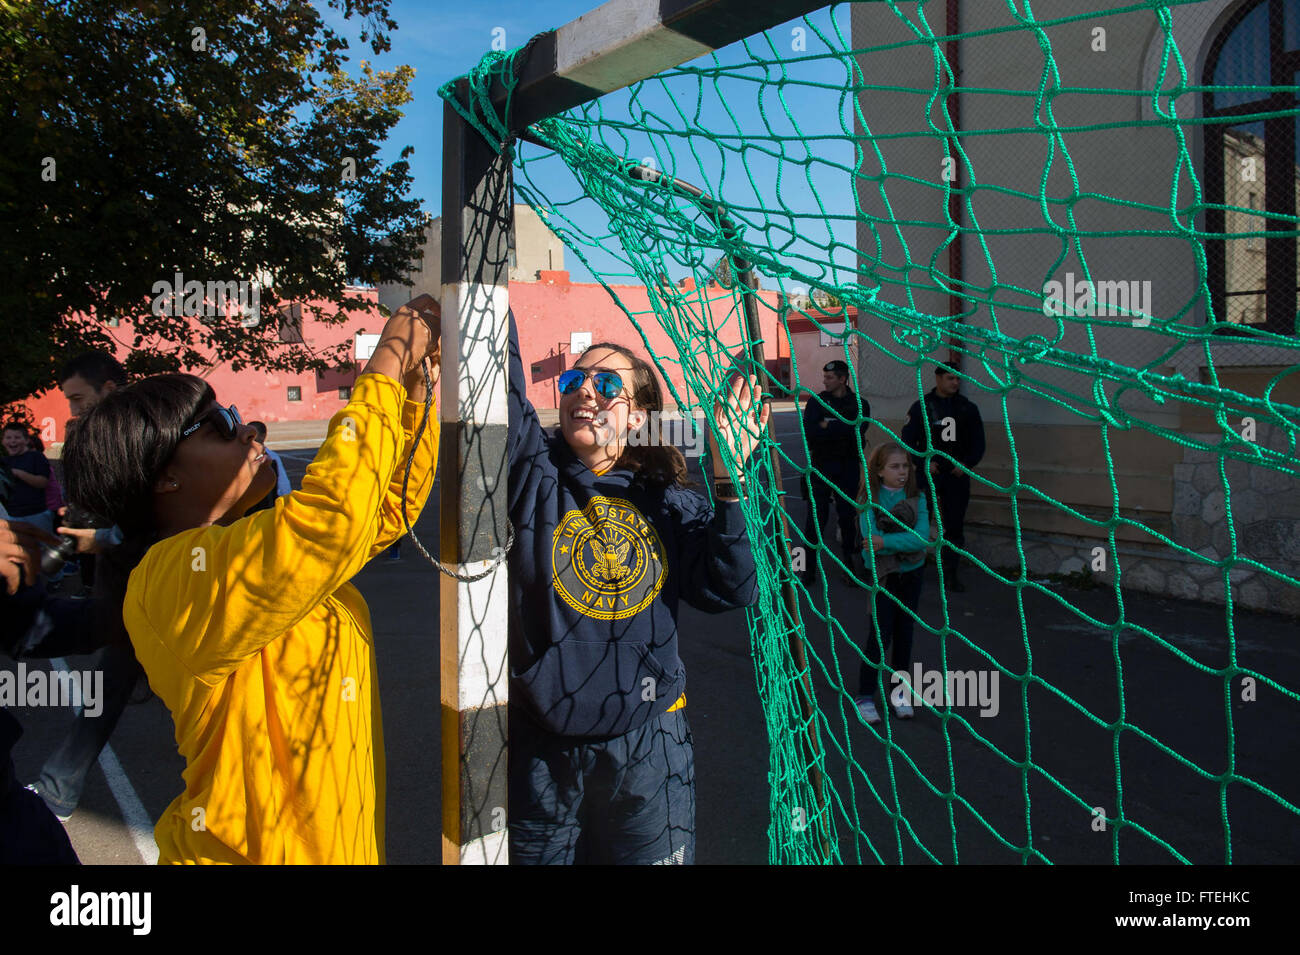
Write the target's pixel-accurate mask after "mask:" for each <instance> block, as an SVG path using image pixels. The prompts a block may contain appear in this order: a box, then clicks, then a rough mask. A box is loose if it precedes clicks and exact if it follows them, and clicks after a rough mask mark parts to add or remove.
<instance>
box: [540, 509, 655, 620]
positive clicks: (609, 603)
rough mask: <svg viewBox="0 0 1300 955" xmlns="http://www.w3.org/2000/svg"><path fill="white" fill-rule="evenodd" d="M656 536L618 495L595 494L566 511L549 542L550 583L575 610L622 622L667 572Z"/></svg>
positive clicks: (648, 598)
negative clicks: (578, 505)
mask: <svg viewBox="0 0 1300 955" xmlns="http://www.w3.org/2000/svg"><path fill="white" fill-rule="evenodd" d="M663 553H664V548H663V543H662V542H661V541H660V540H659V534H658V532H657V531H656V530H655V529H654V525H652V524H651V523H650V522H649V521H647V520H646V519H645V518H644V517H642V516H641V512H640V511H638V510H637V509H636V508H635V507H633V506H632V505H631V504H629V503H628V502H627V501H624V500H620V499H618V498H609V497H593V498H592V499H591V500H590V501H589V502H588V503H587V506H586V507H584V508H583V509H582V510H581V511H569V512H568V513H567V514H565V515H564V520H562V521H561V522H560V526H559V527H557V528H556V529H555V534H554V535H553V536H552V540H551V566H552V568H553V571H554V578H553V579H554V586H555V590H556V592H557V593H558V594H559V595H560V597H561V598H562V599H563V600H564V602H565V603H567V604H568V605H569V606H570V607H572V608H573V609H574V610H576V611H578V612H579V613H582V614H585V615H586V616H588V617H593V618H595V619H596V620H623V619H625V618H627V617H631V616H634V615H636V614H638V613H640V612H641V611H642V610H644V609H645V608H646V607H648V606H650V603H651V602H652V601H653V600H654V599H655V597H656V596H658V594H659V591H660V590H661V589H662V588H663V585H664V575H665V574H666V573H667V570H666V568H665V567H664V561H663Z"/></svg>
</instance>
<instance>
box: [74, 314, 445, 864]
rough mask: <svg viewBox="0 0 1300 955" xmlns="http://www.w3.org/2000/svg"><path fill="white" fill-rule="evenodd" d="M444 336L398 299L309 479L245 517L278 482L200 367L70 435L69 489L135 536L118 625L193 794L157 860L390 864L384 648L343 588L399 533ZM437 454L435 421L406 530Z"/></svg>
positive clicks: (169, 828)
mask: <svg viewBox="0 0 1300 955" xmlns="http://www.w3.org/2000/svg"><path fill="white" fill-rule="evenodd" d="M439 333H440V325H439V319H438V315H437V303H436V302H434V301H433V300H432V299H431V298H429V297H428V296H421V297H420V298H417V299H415V300H414V301H412V302H411V303H409V304H408V305H406V306H403V307H402V308H401V309H399V310H398V311H397V312H396V313H395V314H394V315H393V317H392V318H391V319H390V320H389V321H388V323H387V325H386V326H385V328H384V332H383V334H382V335H381V336H380V342H379V345H378V346H377V347H376V349H375V353H374V356H373V357H372V358H371V360H370V363H369V364H368V365H367V366H366V371H365V373H364V374H362V375H361V377H359V378H358V379H357V382H356V384H355V386H354V387H353V391H352V400H351V401H350V402H349V403H348V405H347V407H345V408H344V409H343V410H342V411H340V412H339V413H338V414H336V415H335V416H334V418H333V419H332V420H331V421H330V426H329V433H328V436H327V438H326V440H325V443H324V444H323V445H322V446H321V448H320V451H319V452H318V453H317V455H316V459H315V460H314V461H313V462H312V463H311V465H310V466H309V467H308V469H307V473H306V476H305V477H304V478H303V482H302V489H301V490H298V491H294V492H292V493H291V494H288V495H285V496H284V497H281V498H279V499H278V500H277V501H276V504H275V507H274V508H272V509H270V510H264V511H257V512H255V513H253V514H251V515H249V516H248V517H244V515H245V513H247V511H248V509H249V508H251V507H252V506H253V505H254V504H255V503H257V501H259V500H260V499H261V498H263V497H265V496H266V494H267V492H268V491H269V490H270V489H271V488H272V487H273V485H274V482H275V475H274V473H273V471H272V469H271V467H270V462H269V461H268V460H267V458H266V455H265V450H264V448H263V447H262V445H261V444H260V443H259V442H258V441H257V440H256V438H255V433H254V430H253V429H252V428H251V427H249V426H248V425H245V424H243V423H241V422H240V419H239V416H238V412H237V411H235V409H234V408H233V407H231V408H223V407H222V406H220V405H218V404H217V401H216V396H215V394H214V393H213V392H212V389H211V388H210V387H209V386H208V385H207V384H206V383H205V382H204V381H202V380H201V379H199V378H195V377H193V376H191V375H157V376H154V377H152V378H147V379H144V380H143V381H140V382H138V383H136V384H134V385H132V386H130V387H128V388H123V389H119V390H118V391H116V392H114V393H113V394H112V395H110V396H109V397H108V398H106V399H104V400H103V401H102V402H100V404H99V405H97V406H96V408H95V409H94V410H93V411H92V412H91V413H90V414H88V415H86V416H85V417H84V418H83V419H81V421H80V422H79V423H78V426H77V428H76V430H75V432H74V433H73V435H71V436H70V438H69V441H68V444H67V447H66V449H65V468H66V472H67V476H68V481H67V485H68V492H69V496H70V499H72V500H76V501H77V502H78V503H79V504H81V505H82V506H83V507H86V508H88V509H89V510H90V511H92V512H94V513H97V514H101V515H102V516H104V517H108V518H111V519H112V520H114V521H115V522H116V523H117V524H118V526H119V527H121V528H122V531H123V534H124V538H125V539H124V541H123V544H122V546H121V547H119V548H118V549H117V552H116V554H115V556H116V557H117V564H118V574H116V575H115V577H116V579H117V580H118V581H119V584H118V588H119V593H121V594H122V597H123V602H122V605H121V606H122V621H123V623H124V624H125V627H126V630H127V632H128V633H129V636H130V640H131V643H132V644H133V646H134V647H135V652H136V655H137V657H139V659H140V663H141V664H142V665H143V667H144V670H145V673H146V674H147V675H148V677H149V685H150V686H151V687H152V688H153V690H154V692H155V693H157V694H158V696H159V697H161V699H162V700H163V702H164V703H166V704H167V707H168V709H170V710H171V714H172V718H173V720H174V722H175V724H176V744H177V746H178V748H179V750H180V753H181V755H182V756H184V757H185V764H186V766H185V773H184V780H185V790H184V792H182V793H181V794H180V795H179V796H178V797H177V798H176V800H175V801H174V802H173V803H172V804H171V806H169V807H168V809H167V811H166V812H165V813H164V814H163V816H162V818H161V819H160V820H159V822H158V825H157V827H156V828H155V830H154V834H155V837H156V838H157V840H158V849H159V861H160V862H165V863H167V862H169V863H197V862H213V863H223V862H225V863H246V862H251V863H381V862H383V861H384V747H383V727H382V722H381V719H380V711H379V694H378V688H377V686H376V684H375V679H376V674H375V651H374V640H373V633H372V630H371V625H370V614H369V611H368V610H367V608H366V604H365V601H364V600H363V599H362V597H361V594H360V593H359V592H358V591H357V589H356V588H355V587H354V586H353V585H352V584H351V583H349V581H350V580H351V578H352V577H353V576H355V575H356V573H357V572H358V571H360V570H361V568H362V567H364V566H365V564H366V562H367V561H369V560H370V559H371V558H372V557H374V556H375V555H376V554H379V553H381V552H382V551H383V550H384V549H385V548H387V547H388V546H390V545H391V544H392V543H393V541H395V540H396V539H397V538H398V537H400V536H401V535H402V534H404V533H405V532H406V530H405V526H404V523H403V519H402V510H401V508H402V481H403V476H404V473H405V470H406V462H407V459H408V457H409V456H410V454H411V449H412V447H414V446H415V432H416V430H417V428H418V425H419V423H420V421H421V418H422V416H423V412H424V406H423V401H424V398H425V394H424V391H425V385H424V377H423V373H422V371H421V360H422V359H424V358H425V357H426V356H427V357H429V358H431V359H432V362H431V364H432V369H433V371H432V374H433V379H434V381H436V380H437V367H438V366H437V361H438V358H439V351H438V346H439ZM437 445H438V421H437V415H436V413H434V414H431V415H430V420H429V423H428V426H427V427H426V428H425V431H424V434H423V435H422V436H421V438H420V441H419V445H418V447H415V457H414V462H413V464H412V466H411V472H410V482H409V486H408V498H407V504H406V509H407V516H408V517H409V519H410V522H411V524H412V525H414V524H415V521H416V518H417V517H418V516H419V512H420V510H421V508H422V507H423V505H424V502H425V499H426V498H427V497H428V494H429V489H430V488H431V487H432V485H433V475H434V469H435V466H436V460H437ZM132 568H133V569H132ZM128 572H129V579H128V578H127V576H126V575H127V573H128Z"/></svg>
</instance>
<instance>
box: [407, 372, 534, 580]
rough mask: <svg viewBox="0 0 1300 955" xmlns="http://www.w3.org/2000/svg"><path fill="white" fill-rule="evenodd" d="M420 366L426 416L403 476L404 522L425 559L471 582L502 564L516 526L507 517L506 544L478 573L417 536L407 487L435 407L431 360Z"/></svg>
mask: <svg viewBox="0 0 1300 955" xmlns="http://www.w3.org/2000/svg"><path fill="white" fill-rule="evenodd" d="M420 368H421V370H423V371H424V416H423V417H422V418H421V419H420V426H419V427H418V428H417V429H416V431H415V439H414V440H413V441H412V442H411V454H410V456H409V457H408V458H407V459H406V473H405V474H404V475H403V476H402V523H403V524H405V525H406V533H407V534H408V535H409V536H410V538H411V543H413V544H414V545H415V549H416V550H418V551H419V552H420V553H421V555H423V557H424V559H425V560H427V561H428V562H429V563H431V564H433V566H434V567H436V568H438V570H439V571H440V572H442V573H444V574H446V575H447V576H448V577H451V578H452V579H454V580H459V581H461V582H463V583H467V584H469V583H473V582H474V581H476V580H482V579H483V578H484V577H486V576H488V574H490V573H492V572H493V571H494V570H496V569H497V567H499V566H500V565H501V562H502V561H503V560H505V559H506V555H507V554H509V553H510V548H511V547H513V546H514V544H515V528H514V525H513V524H511V523H510V519H509V518H506V546H505V547H503V548H497V549H498V550H500V553H498V554H497V555H496V558H495V559H494V560H493V561H492V563H491V564H489V565H488V568H487V570H484V571H482V572H480V573H477V574H460V573H457V572H456V571H454V570H452V569H451V568H450V567H448V566H447V565H446V564H444V563H443V562H442V561H440V560H438V558H436V557H434V556H433V555H432V554H430V553H429V552H428V551H427V550H425V547H424V544H423V543H422V542H421V541H420V538H419V537H417V536H416V534H415V530H414V528H412V527H411V519H410V517H409V516H408V515H407V513H406V489H407V487H408V485H409V484H410V481H411V466H412V465H413V464H414V463H415V452H416V450H417V449H418V448H419V447H420V438H422V437H423V436H424V429H425V428H426V427H428V424H429V415H430V413H431V411H432V408H433V377H432V376H431V375H430V374H429V360H428V359H427V358H425V359H424V360H423V361H422V362H421V363H420Z"/></svg>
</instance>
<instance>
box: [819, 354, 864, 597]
mask: <svg viewBox="0 0 1300 955" xmlns="http://www.w3.org/2000/svg"><path fill="white" fill-rule="evenodd" d="M822 382H823V384H825V386H826V390H825V391H823V392H822V393H821V394H819V395H817V396H816V397H814V398H809V399H808V404H807V406H806V407H805V408H804V411H803V430H804V434H806V435H807V436H808V450H809V451H810V452H811V456H812V459H811V464H812V466H813V467H814V468H815V469H816V470H817V471H819V472H820V477H819V476H818V475H817V474H810V475H809V476H808V480H807V481H805V482H804V497H805V498H806V499H807V501H808V519H807V521H806V522H805V525H804V537H805V538H807V540H808V542H809V544H810V545H812V546H813V547H816V546H817V543H818V540H819V535H818V531H819V529H820V528H821V527H822V526H823V525H824V524H825V523H826V515H827V514H829V513H830V501H831V498H832V496H833V497H834V498H835V510H836V513H837V514H838V515H839V523H840V546H841V547H842V548H843V550H844V563H845V564H847V565H848V566H849V567H850V568H852V567H853V566H854V564H853V558H854V556H855V555H856V554H857V553H858V508H857V504H856V500H857V496H858V485H859V483H860V482H861V473H860V472H861V458H860V456H859V449H860V448H861V449H865V448H866V441H867V430H868V429H869V428H870V427H871V423H870V421H868V419H869V418H870V417H871V405H870V404H868V403H867V399H866V398H864V397H862V396H861V395H858V394H856V393H854V391H853V389H852V388H850V387H849V366H848V365H847V364H846V363H845V362H842V361H833V362H830V363H829V364H828V365H826V367H825V368H823V369H822ZM831 485H834V486H835V488H838V489H839V491H840V494H835V493H834V492H833V491H832V487H831ZM841 495H843V496H841ZM806 567H807V570H806V572H805V573H806V575H808V578H809V579H811V573H812V568H813V562H812V561H811V560H809V561H808V562H807V564H806Z"/></svg>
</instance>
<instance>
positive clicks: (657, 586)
mask: <svg viewBox="0 0 1300 955" xmlns="http://www.w3.org/2000/svg"><path fill="white" fill-rule="evenodd" d="M526 388H527V381H526V379H525V378H524V366H523V362H522V361H521V360H520V357H519V340H518V335H517V333H516V331H515V320H514V315H513V314H511V316H510V437H509V458H510V520H511V523H513V524H514V528H515V543H514V546H513V547H512V548H511V550H510V557H509V569H510V676H511V685H510V702H511V703H512V704H514V705H518V706H520V707H522V708H523V709H524V711H525V712H526V713H527V714H528V715H529V716H531V717H532V718H533V720H534V721H536V722H537V723H538V724H539V725H540V726H542V727H543V728H544V729H546V730H547V731H549V732H551V733H555V734H557V735H560V736H578V737H598V738H609V737H612V736H620V735H622V734H624V733H627V732H629V731H631V730H633V729H636V728H637V727H639V726H641V725H643V724H645V723H646V722H648V721H649V720H651V719H653V718H655V717H657V716H659V715H660V714H662V713H664V712H665V711H666V710H667V709H668V708H669V707H670V706H672V705H673V703H675V702H676V701H677V699H678V698H679V697H680V696H681V695H682V693H683V692H684V691H685V688H686V671H685V668H684V667H683V666H682V661H681V658H680V657H679V656H678V652H677V604H678V601H680V600H685V601H686V602H687V603H689V604H690V605H691V606H693V607H696V608H698V609H700V610H703V611H706V612H710V613H716V612H720V611H724V610H731V609H734V608H737V607H745V606H748V605H749V604H751V603H753V602H754V599H755V597H756V595H757V585H758V581H757V573H756V571H755V569H754V560H753V555H752V554H751V552H750V544H749V538H748V535H747V533H746V530H745V521H744V517H743V515H742V513H741V507H740V504H739V503H737V502H732V503H727V502H721V503H719V505H718V507H717V509H716V511H715V510H714V508H712V507H710V505H709V503H708V501H707V500H706V499H705V498H704V497H703V496H702V495H701V494H699V493H696V492H694V491H692V490H688V489H684V488H680V487H675V486H670V487H666V488H664V487H655V486H654V485H650V484H647V483H645V482H638V481H636V480H635V477H636V474H635V472H633V471H630V470H625V469H621V468H614V469H612V470H610V471H607V472H605V473H604V474H600V475H598V474H596V473H595V472H593V471H591V470H590V469H589V468H588V467H587V466H586V465H585V464H583V463H582V461H581V460H579V459H578V458H577V457H576V456H575V455H574V454H573V452H572V451H571V450H570V449H569V446H568V443H567V442H566V441H565V440H564V437H563V435H562V434H561V433H560V431H559V429H556V431H555V433H553V434H552V433H547V432H546V431H544V430H542V426H541V423H540V422H539V421H538V419H537V412H536V411H535V410H534V409H533V406H532V404H531V403H530V402H529V401H528V397H527V390H526Z"/></svg>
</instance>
